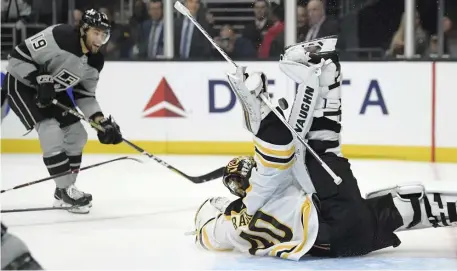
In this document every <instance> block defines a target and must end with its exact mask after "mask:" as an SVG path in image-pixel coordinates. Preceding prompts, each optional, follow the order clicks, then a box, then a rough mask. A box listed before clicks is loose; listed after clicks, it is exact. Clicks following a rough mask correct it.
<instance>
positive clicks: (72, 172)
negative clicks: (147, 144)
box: [1, 156, 142, 193]
mask: <svg viewBox="0 0 457 271" xmlns="http://www.w3.org/2000/svg"><path fill="white" fill-rule="evenodd" d="M126 159H129V160H133V161H136V162H139V163H142V161H141V160H139V159H136V158H132V157H128V156H124V157H119V158H115V159H112V160H108V161H105V162H100V163H97V164H93V165H90V166H86V167H82V168H80V169H76V170H72V171H67V172H62V173H59V174H55V175H52V176H49V177H46V178H43V179H39V180H36V181H33V182H29V183H25V184H21V185H18V186H15V187H13V188H9V189H5V190H1V193H4V192H8V191H11V190H16V189H19V188H23V187H27V186H30V185H34V184H37V183H42V182H44V181H48V180H51V179H54V178H58V177H62V176H66V175H70V174H74V173H78V172H80V171H84V170H86V169H90V168H94V167H98V166H101V165H105V164H108V163H112V162H115V161H120V160H126Z"/></svg>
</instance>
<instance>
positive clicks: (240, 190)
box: [222, 156, 256, 198]
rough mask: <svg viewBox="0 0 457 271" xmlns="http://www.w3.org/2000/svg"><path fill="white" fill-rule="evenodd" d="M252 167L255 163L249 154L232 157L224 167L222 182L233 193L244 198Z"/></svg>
mask: <svg viewBox="0 0 457 271" xmlns="http://www.w3.org/2000/svg"><path fill="white" fill-rule="evenodd" d="M254 167H256V163H255V161H254V158H252V157H251V156H239V157H236V158H233V159H232V160H230V162H229V163H228V164H227V166H226V167H225V170H224V176H223V177H222V182H223V183H224V185H225V186H226V187H227V188H228V190H230V192H231V193H232V194H233V195H235V196H238V197H241V198H244V197H245V196H246V189H248V188H249V179H250V178H251V173H252V169H253V168H254Z"/></svg>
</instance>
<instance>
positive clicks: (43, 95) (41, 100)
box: [36, 74, 56, 108]
mask: <svg viewBox="0 0 457 271" xmlns="http://www.w3.org/2000/svg"><path fill="white" fill-rule="evenodd" d="M36 81H37V84H38V90H37V91H38V93H37V95H36V104H37V105H38V107H40V108H44V107H48V106H49V105H51V103H52V100H53V99H54V98H55V97H56V91H55V89H54V79H53V78H52V76H51V75H48V74H40V75H38V76H37V77H36Z"/></svg>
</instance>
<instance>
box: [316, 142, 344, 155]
mask: <svg viewBox="0 0 457 271" xmlns="http://www.w3.org/2000/svg"><path fill="white" fill-rule="evenodd" d="M308 144H309V146H310V147H311V148H312V149H313V150H314V151H315V152H317V153H324V152H325V151H326V150H328V149H333V148H337V147H339V146H340V142H339V141H338V140H335V141H330V140H308Z"/></svg>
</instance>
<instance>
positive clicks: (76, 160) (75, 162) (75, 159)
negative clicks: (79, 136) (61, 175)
mask: <svg viewBox="0 0 457 271" xmlns="http://www.w3.org/2000/svg"><path fill="white" fill-rule="evenodd" d="M68 159H69V160H70V169H71V170H75V169H79V167H80V166H81V160H82V154H80V155H68Z"/></svg>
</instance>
